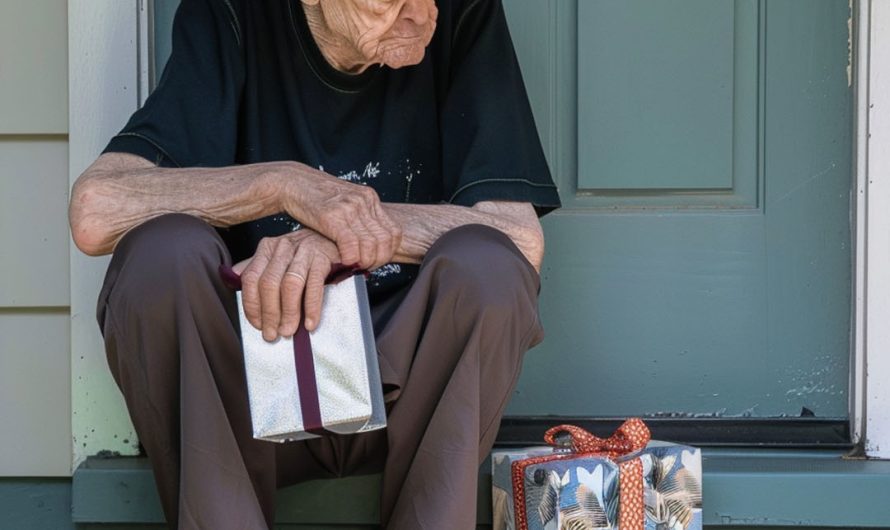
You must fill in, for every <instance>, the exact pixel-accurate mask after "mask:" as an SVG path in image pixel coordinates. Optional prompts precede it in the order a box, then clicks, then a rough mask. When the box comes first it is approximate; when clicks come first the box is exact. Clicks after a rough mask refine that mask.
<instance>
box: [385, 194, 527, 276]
mask: <svg viewBox="0 0 890 530" xmlns="http://www.w3.org/2000/svg"><path fill="white" fill-rule="evenodd" d="M384 207H385V209H386V211H387V213H388V214H389V215H390V217H391V218H392V219H393V220H394V221H395V222H396V223H397V224H398V225H399V226H400V227H401V229H402V243H401V245H400V246H399V249H398V251H397V252H396V255H395V256H394V258H393V261H396V262H401V263H420V262H421V260H423V257H424V256H425V255H426V253H427V251H428V250H429V248H430V246H432V244H433V243H435V242H436V240H437V239H439V237H440V236H442V235H443V234H444V233H445V232H448V231H449V230H452V229H454V228H457V227H459V226H463V225H468V224H481V225H486V226H490V227H492V228H495V229H497V230H500V231H501V232H503V233H505V234H506V235H507V236H508V237H509V238H510V239H511V240H512V241H513V243H515V244H516V246H517V247H518V248H519V250H520V251H522V253H523V255H524V256H525V257H526V259H528V261H529V262H530V263H531V264H532V265H533V266H534V267H535V270H537V271H540V270H541V261H542V260H543V257H544V233H543V231H542V229H541V223H540V222H539V221H538V216H537V214H536V213H535V209H534V207H533V206H532V205H531V204H529V203H525V202H501V201H485V202H480V203H477V204H476V205H475V206H473V207H471V208H470V207H466V206H456V205H453V204H399V203H385V204H384Z"/></svg>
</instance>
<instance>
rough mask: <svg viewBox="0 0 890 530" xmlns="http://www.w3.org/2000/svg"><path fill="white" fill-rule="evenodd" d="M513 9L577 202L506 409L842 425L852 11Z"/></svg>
mask: <svg viewBox="0 0 890 530" xmlns="http://www.w3.org/2000/svg"><path fill="white" fill-rule="evenodd" d="M293 1H297V0H293ZM177 3H178V2H176V1H175V0H158V1H156V2H155V9H156V15H155V22H156V25H155V29H156V43H157V45H156V52H157V53H156V60H157V63H158V64H159V65H163V63H164V62H165V61H166V57H167V55H168V54H169V34H170V22H171V20H172V14H173V11H174V10H175V6H176V4H177ZM504 3H505V6H506V10H507V15H508V19H509V22H510V25H511V29H512V32H513V39H514V42H515V45H516V49H517V54H518V55H519V59H520V62H521V63H522V67H523V71H524V76H525V81H526V85H527V87H528V91H529V95H530V98H531V101H532V106H533V108H534V111H535V115H536V118H537V121H538V128H539V132H540V135H541V139H542V141H543V144H544V147H545V150H546V152H547V154H548V157H549V161H550V165H551V168H552V170H553V173H554V175H555V177H556V180H557V182H558V185H559V188H560V193H561V195H562V199H563V203H564V205H565V207H564V208H563V209H562V210H560V211H558V212H556V213H553V214H551V215H549V216H548V217H547V218H545V221H544V226H545V230H546V234H547V246H548V248H547V258H546V262H545V265H544V269H543V277H544V282H543V291H542V298H541V313H542V318H543V321H544V325H545V328H546V331H547V339H546V340H545V342H544V343H543V344H542V345H541V346H539V347H538V348H536V349H535V350H533V351H532V352H530V353H529V354H528V355H527V356H526V363H525V368H524V372H523V376H522V379H521V381H520V384H519V387H518V389H517V391H516V394H515V396H514V398H513V400H512V403H511V404H510V408H509V410H508V414H509V415H511V416H513V417H514V418H515V419H516V422H518V423H522V421H525V419H526V418H528V417H529V416H542V415H562V416H582V417H610V416H622V415H641V414H643V415H662V416H669V417H677V416H680V417H702V416H704V417H709V418H711V417H719V418H724V419H729V418H735V417H745V418H748V417H761V418H780V417H787V416H799V415H800V413H801V410H802V409H803V408H804V407H805V408H806V409H808V410H810V411H812V412H813V413H814V414H815V415H816V417H817V418H828V419H833V420H837V422H840V423H842V422H843V421H844V419H845V418H846V417H847V411H848V405H847V402H848V392H849V384H848V379H849V368H848V366H849V362H848V356H849V351H850V348H849V342H850V341H849V334H850V311H851V310H850V308H851V300H850V298H851V287H850V286H851V272H850V270H851V266H850V263H851V245H850V232H851V226H850V187H851V128H852V125H851V124H852V111H851V109H852V107H851V103H852V96H851V95H852V91H851V89H850V86H849V84H848V83H849V78H848V67H849V55H848V53H849V52H848V45H847V39H848V26H847V22H848V18H849V17H850V11H849V5H848V2H847V0H672V1H671V2H662V1H656V0H504ZM546 422H549V423H552V421H551V420H547V421H546ZM507 423H509V422H507ZM514 423H515V422H514ZM787 427H788V426H787V425H783V426H782V429H787Z"/></svg>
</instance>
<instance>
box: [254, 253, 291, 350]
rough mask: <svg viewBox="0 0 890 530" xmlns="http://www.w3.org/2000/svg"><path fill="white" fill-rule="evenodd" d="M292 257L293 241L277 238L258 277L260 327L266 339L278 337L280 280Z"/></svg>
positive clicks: (270, 339) (271, 339)
mask: <svg viewBox="0 0 890 530" xmlns="http://www.w3.org/2000/svg"><path fill="white" fill-rule="evenodd" d="M293 257H294V247H293V243H291V242H290V241H289V240H287V239H285V238H279V239H278V245H277V246H276V248H275V251H274V253H273V254H272V257H271V259H269V263H268V264H267V265H266V269H265V270H264V271H263V275H262V276H261V277H260V281H259V293H260V318H261V319H262V327H261V329H262V331H263V338H264V339H266V340H267V341H273V340H275V339H276V338H278V326H279V325H280V323H281V281H282V279H283V278H284V273H285V272H286V271H287V268H288V267H289V266H290V264H291V261H292V260H293Z"/></svg>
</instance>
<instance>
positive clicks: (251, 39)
mask: <svg viewBox="0 0 890 530" xmlns="http://www.w3.org/2000/svg"><path fill="white" fill-rule="evenodd" d="M437 4H438V7H439V18H438V23H437V27H436V31H435V35H434V36H433V40H432V41H431V43H430V45H429V47H428V49H427V53H426V56H425V58H424V59H423V61H422V62H421V63H420V64H419V65H417V66H411V67H406V68H400V69H395V70H394V69H390V68H387V67H379V66H374V67H371V68H369V69H368V70H366V71H365V72H363V73H362V74H359V75H348V74H344V73H342V72H339V71H337V70H335V69H334V68H333V67H331V66H330V65H329V64H328V63H327V62H326V61H325V59H324V57H323V56H322V55H321V52H320V50H319V49H318V47H317V45H316V44H315V41H314V39H313V37H312V35H311V33H310V30H309V27H308V25H307V22H306V19H305V14H304V12H303V6H302V3H301V1H300V0H183V1H182V3H181V5H180V7H179V10H178V11H177V14H176V18H175V21H174V25H173V52H172V55H171V57H170V59H169V61H168V63H167V66H166V68H165V69H164V72H163V75H162V76H161V78H160V81H159V83H158V86H157V88H156V90H155V91H154V92H153V93H152V95H151V96H150V97H149V98H148V101H147V102H146V104H145V106H144V107H143V108H142V109H140V110H138V111H137V112H136V113H135V114H134V115H133V116H132V118H131V119H130V121H129V122H128V123H127V125H126V126H125V127H124V129H123V130H122V131H121V132H120V134H118V135H117V136H115V137H114V138H113V139H112V140H111V142H110V143H109V145H108V147H107V148H106V149H105V151H106V152H127V153H133V154H137V155H140V156H142V157H144V158H146V159H148V160H150V161H151V162H154V163H155V164H157V165H159V166H163V167H221V166H230V165H235V164H249V163H255V162H268V161H275V160H296V161H299V162H302V163H305V164H308V165H310V166H313V167H316V168H320V169H323V170H324V171H325V172H327V173H330V174H332V175H335V176H338V177H340V178H343V179H346V180H349V181H351V182H355V183H360V184H364V185H368V186H371V187H373V188H374V189H375V190H376V191H377V193H378V194H379V196H380V198H381V200H382V201H384V202H410V203H441V202H449V203H453V204H459V205H464V206H472V205H473V204H475V203H476V202H478V201H487V200H502V201H520V202H530V203H532V204H534V205H535V206H536V208H537V210H538V213H539V214H544V213H546V212H548V211H550V210H551V209H553V208H556V207H558V206H559V196H558V194H557V191H556V187H555V186H554V185H553V181H552V179H551V177H550V172H549V170H548V168H547V163H546V161H545V159H544V155H543V151H542V149H541V145H540V141H539V139H538V135H537V131H536V129H535V124H534V121H533V119H532V114H531V110H530V108H529V104H528V99H527V96H526V92H525V87H524V85H523V82H522V77H521V74H520V71H519V65H518V63H517V61H516V57H515V54H514V51H513V45H512V42H511V40H510V35H509V32H508V30H507V24H506V19H505V17H504V12H503V8H502V6H501V2H500V0H439V1H438V2H437ZM297 227H298V224H297V223H296V221H294V220H293V219H292V218H290V217H289V216H287V215H285V214H279V215H275V216H271V217H267V218H264V219H259V220H256V221H252V222H248V223H244V224H241V225H237V226H233V227H230V228H227V229H220V233H221V234H222V236H223V239H224V240H225V242H226V244H227V245H228V247H229V250H230V251H231V253H232V257H233V259H234V260H235V261H239V260H242V259H245V258H248V257H250V256H251V255H253V253H254V251H255V249H256V245H257V243H258V242H259V240H260V239H261V238H263V237H266V236H276V235H281V234H284V233H286V232H289V231H291V230H294V229H295V228H297ZM416 270H417V267H416V266H408V265H399V264H389V265H386V266H384V267H382V268H381V269H378V270H377V271H375V273H374V274H372V276H371V278H370V279H369V282H368V286H369V291H370V293H371V296H372V298H379V297H380V296H384V295H386V294H387V293H389V292H391V291H393V290H395V289H397V288H399V287H402V286H404V285H405V284H407V283H408V282H410V281H411V279H413V277H414V275H415V274H416Z"/></svg>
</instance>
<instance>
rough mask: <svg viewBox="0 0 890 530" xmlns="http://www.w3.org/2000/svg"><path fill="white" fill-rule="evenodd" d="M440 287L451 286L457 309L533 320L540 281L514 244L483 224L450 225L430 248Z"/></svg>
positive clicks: (501, 233) (427, 260) (429, 254)
mask: <svg viewBox="0 0 890 530" xmlns="http://www.w3.org/2000/svg"><path fill="white" fill-rule="evenodd" d="M426 264H427V265H428V266H431V267H433V272H434V274H436V276H437V278H436V282H437V284H438V285H439V286H440V288H444V289H445V290H449V291H453V292H454V293H455V296H456V297H457V298H456V300H455V302H456V303H457V304H458V305H459V307H458V308H457V309H458V310H459V311H470V312H473V313H477V314H492V315H495V316H500V317H508V316H514V317H519V318H523V319H526V320H528V319H534V318H536V315H537V311H536V310H537V298H538V289H539V285H540V280H539V277H538V274H537V272H536V271H535V270H534V268H533V267H532V266H531V264H530V263H529V262H528V260H526V258H525V257H524V256H523V255H522V252H521V251H520V250H519V249H518V248H517V247H516V245H515V244H514V243H513V242H512V241H511V240H510V239H509V238H508V237H507V236H506V235H505V234H504V233H503V232H500V231H498V230H496V229H494V228H490V227H487V226H483V225H466V226H462V227H459V228H456V229H454V230H451V231H449V232H447V233H445V234H444V235H442V237H440V238H439V240H438V241H436V243H435V244H434V245H433V246H432V248H430V251H429V253H428V254H427V259H426Z"/></svg>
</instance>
